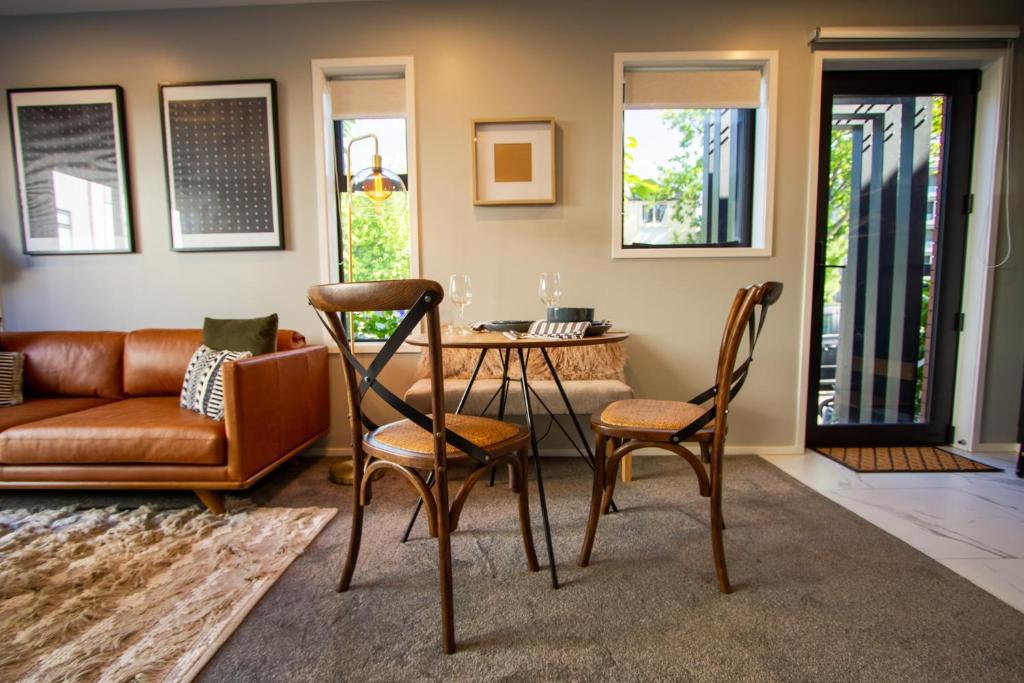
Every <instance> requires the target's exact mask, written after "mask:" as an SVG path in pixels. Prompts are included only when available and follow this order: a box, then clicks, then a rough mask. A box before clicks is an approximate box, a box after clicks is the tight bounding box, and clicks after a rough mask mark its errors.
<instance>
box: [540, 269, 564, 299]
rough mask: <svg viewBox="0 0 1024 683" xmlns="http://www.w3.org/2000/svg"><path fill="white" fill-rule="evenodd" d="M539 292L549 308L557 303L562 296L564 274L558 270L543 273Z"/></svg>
mask: <svg viewBox="0 0 1024 683" xmlns="http://www.w3.org/2000/svg"><path fill="white" fill-rule="evenodd" d="M537 293H538V294H539V295H540V300H541V301H543V302H544V305H545V306H547V307H548V308H551V307H552V306H554V305H555V304H557V303H558V300H559V299H561V298H562V276H561V275H559V274H558V273H557V272H552V273H541V274H540V285H539V287H538V289H537Z"/></svg>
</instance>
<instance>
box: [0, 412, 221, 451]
mask: <svg viewBox="0 0 1024 683" xmlns="http://www.w3.org/2000/svg"><path fill="white" fill-rule="evenodd" d="M226 457H227V438H226V436H225V433H224V423H223V422H216V421H214V420H211V419H209V418H206V417H203V416H202V415H197V414H195V413H193V412H191V411H188V410H185V409H184V408H181V407H179V406H178V398H177V397H176V396H168V397H147V398H130V399H126V400H123V401H117V402H115V403H110V404H108V405H104V406H100V407H98V408H91V409H89V410H83V411H80V412H76V413H70V414H68V415H61V416H59V417H51V418H49V419H45V420H40V421H38V422H31V423H28V424H23V425H20V426H17V427H12V428H10V429H8V430H6V431H4V432H3V433H0V463H3V464H5V465H18V464H21V465H27V464H65V465H76V464H77V465H82V464H99V463H105V464H114V463H146V464H180V465H219V464H223V463H225V462H226Z"/></svg>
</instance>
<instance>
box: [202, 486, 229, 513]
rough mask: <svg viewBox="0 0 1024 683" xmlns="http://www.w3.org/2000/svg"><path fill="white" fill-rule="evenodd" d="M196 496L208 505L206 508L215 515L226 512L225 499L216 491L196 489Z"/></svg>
mask: <svg viewBox="0 0 1024 683" xmlns="http://www.w3.org/2000/svg"><path fill="white" fill-rule="evenodd" d="M195 491H196V496H198V497H199V500H200V501H201V502H202V503H203V505H205V506H206V509H207V510H209V511H210V512H212V513H213V514H215V515H223V514H224V499H223V498H222V497H221V495H220V494H219V493H217V492H216V491H209V490H206V489H196V490H195Z"/></svg>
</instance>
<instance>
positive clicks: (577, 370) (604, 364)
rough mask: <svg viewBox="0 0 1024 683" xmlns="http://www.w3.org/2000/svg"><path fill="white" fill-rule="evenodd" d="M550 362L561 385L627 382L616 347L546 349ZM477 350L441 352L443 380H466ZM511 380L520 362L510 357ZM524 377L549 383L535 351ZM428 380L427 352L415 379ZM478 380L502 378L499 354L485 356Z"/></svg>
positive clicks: (619, 348)
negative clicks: (586, 381)
mask: <svg viewBox="0 0 1024 683" xmlns="http://www.w3.org/2000/svg"><path fill="white" fill-rule="evenodd" d="M548 355H549V356H550V357H551V362H552V363H553V364H554V366H555V370H557V371H558V377H559V378H560V379H562V380H563V381H567V380H574V379H617V380H619V381H620V382H625V381H626V349H625V348H624V347H623V345H622V344H621V343H618V344H595V345H592V346H565V347H554V348H551V349H548ZM479 357H480V351H479V350H478V349H444V356H443V363H444V376H445V379H466V378H468V377H469V375H470V374H471V373H472V372H473V368H474V367H475V366H476V361H477V358H479ZM509 364H510V365H511V368H510V371H511V373H512V375H513V376H518V374H519V359H518V358H517V357H516V354H515V353H513V354H512V355H511V359H510V361H509ZM526 371H527V375H526V376H527V377H529V378H530V379H531V380H549V379H551V373H550V372H549V371H548V366H547V363H545V362H544V356H543V355H541V353H540V351H539V350H537V349H531V350H530V352H529V353H528V354H527V357H526ZM429 376H430V365H429V363H428V361H427V351H426V349H424V350H423V352H422V353H421V354H420V364H419V369H418V372H417V374H416V379H423V378H424V377H429ZM477 378H479V379H500V378H501V351H497V350H491V351H488V352H487V356H486V358H485V359H484V364H483V366H482V367H481V368H480V374H478V375H477Z"/></svg>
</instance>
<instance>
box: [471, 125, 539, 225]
mask: <svg viewBox="0 0 1024 683" xmlns="http://www.w3.org/2000/svg"><path fill="white" fill-rule="evenodd" d="M472 132H473V204H475V205H476V206H487V205H500V204H554V203H555V120H554V119H553V118H550V117H535V118H516V119H477V120H475V121H473V130H472Z"/></svg>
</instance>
